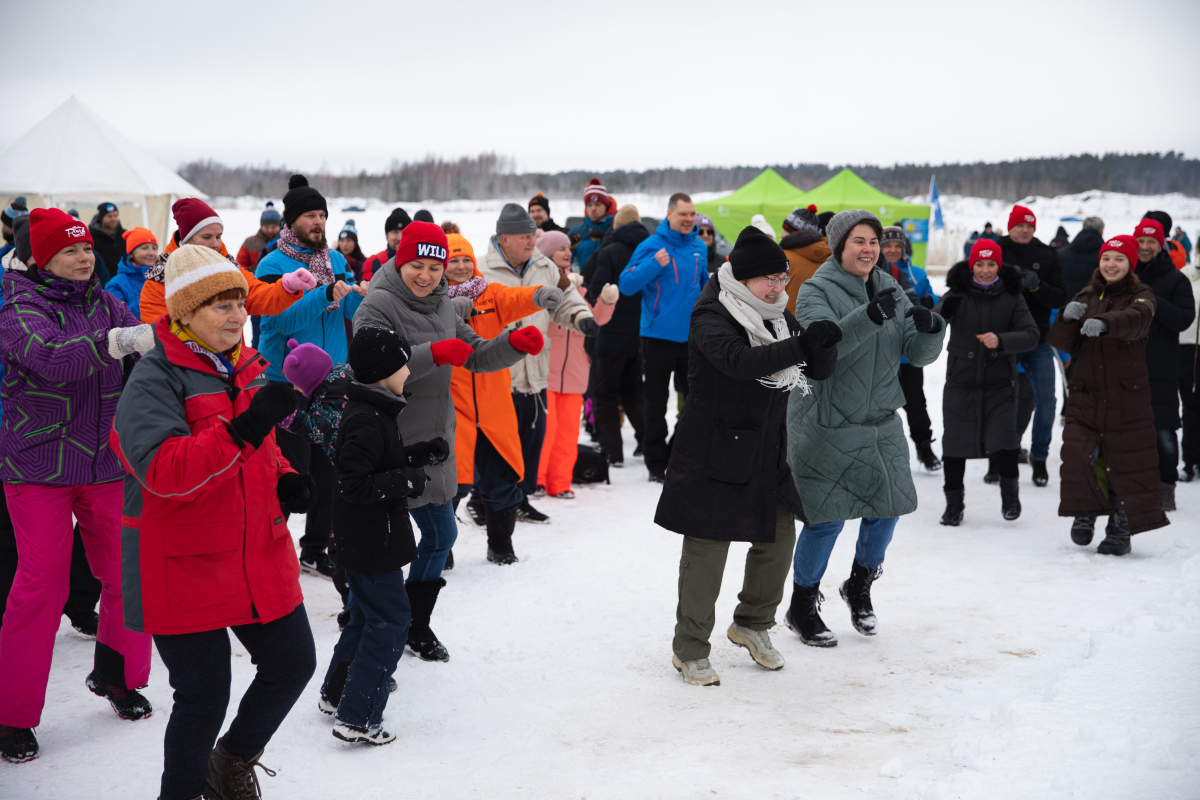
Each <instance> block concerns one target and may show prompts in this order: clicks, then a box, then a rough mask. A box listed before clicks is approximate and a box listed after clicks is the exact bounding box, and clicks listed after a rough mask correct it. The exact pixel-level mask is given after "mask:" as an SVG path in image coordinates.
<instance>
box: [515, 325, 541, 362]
mask: <svg viewBox="0 0 1200 800" xmlns="http://www.w3.org/2000/svg"><path fill="white" fill-rule="evenodd" d="M508 343H509V344H511V345H512V346H513V348H514V349H515V350H517V351H518V352H520V353H528V354H529V355H531V356H536V355H537V354H538V353H540V352H542V346H543V345H544V344H545V340H544V339H543V338H542V332H541V331H539V330H538V329H537V328H535V327H533V326H532V325H530V326H528V327H525V328H517V329H516V330H515V331H513V332H512V333H510V334H509V335H508Z"/></svg>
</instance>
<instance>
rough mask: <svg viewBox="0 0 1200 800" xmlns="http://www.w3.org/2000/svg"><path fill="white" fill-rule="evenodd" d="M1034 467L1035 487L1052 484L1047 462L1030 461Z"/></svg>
mask: <svg viewBox="0 0 1200 800" xmlns="http://www.w3.org/2000/svg"><path fill="white" fill-rule="evenodd" d="M1029 463H1030V464H1032V465H1033V485H1034V486H1045V485H1046V484H1048V483H1049V482H1050V473H1049V472H1047V471H1046V462H1045V461H1030V462H1029Z"/></svg>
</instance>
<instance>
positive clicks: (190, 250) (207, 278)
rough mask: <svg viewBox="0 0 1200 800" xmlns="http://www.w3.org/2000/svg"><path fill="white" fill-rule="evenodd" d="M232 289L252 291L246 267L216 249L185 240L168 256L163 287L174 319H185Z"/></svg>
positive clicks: (169, 311)
mask: <svg viewBox="0 0 1200 800" xmlns="http://www.w3.org/2000/svg"><path fill="white" fill-rule="evenodd" d="M230 289H241V290H242V291H243V292H246V293H247V294H249V292H250V287H249V286H247V285H246V279H245V278H243V277H242V271H241V270H240V269H238V267H237V265H236V264H234V263H233V262H231V261H230V260H229V259H227V258H225V257H224V256H222V255H221V254H220V253H218V252H217V251H216V250H212V249H210V248H208V247H200V246H199V245H194V244H185V245H183V246H181V247H180V248H179V249H178V250H176V251H175V252H173V253H171V255H170V257H168V258H167V264H166V268H165V272H164V276H163V291H164V292H165V294H166V299H167V313H168V314H170V315H171V319H174V320H177V319H181V318H182V317H184V316H185V315H187V314H190V313H191V312H193V311H195V310H196V309H197V308H199V307H200V306H202V305H204V304H205V303H206V302H208V301H209V300H210V299H211V298H213V297H216V296H217V295H219V294H220V293H221V292H225V291H228V290H230Z"/></svg>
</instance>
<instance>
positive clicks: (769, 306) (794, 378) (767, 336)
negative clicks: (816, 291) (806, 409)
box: [717, 261, 812, 395]
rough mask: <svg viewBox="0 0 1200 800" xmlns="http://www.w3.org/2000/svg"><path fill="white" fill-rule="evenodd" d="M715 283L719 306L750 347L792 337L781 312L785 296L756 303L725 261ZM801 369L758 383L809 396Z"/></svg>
mask: <svg viewBox="0 0 1200 800" xmlns="http://www.w3.org/2000/svg"><path fill="white" fill-rule="evenodd" d="M717 280H718V281H720V286H721V293H720V295H719V298H720V300H721V305H723V306H725V309H726V310H727V311H728V312H729V313H730V314H732V315H733V318H734V319H735V320H737V321H738V323H740V324H741V326H742V327H743V328H745V329H746V335H747V336H748V337H749V338H750V346H751V347H762V346H763V345H766V344H774V343H775V342H781V341H784V340H785V339H787V337H789V336H790V335H791V332H790V331H788V326H787V320H785V319H784V318H783V312H784V311H786V310H787V301H788V296H787V292H780V293H779V296H778V297H776V298H775V302H774V303H768V302H766V301H765V300H759V299H758V298H757V297H755V296H754V295H753V294H752V293H751V292H750V290H749V289H748V288H746V285H745V284H744V283H741V282H740V281H738V279H737V278H735V277H733V267H732V266H730V264H729V262H728V261H726V262H725V263H724V264H722V265H721V268H720V269H719V270H717ZM768 322H769V323H770V324H771V327H773V328H774V329H775V334H776V335H775V336H772V335H771V332H770V331H769V330H767V323H768ZM803 366H804V362H803V361H801V362H800V363H799V364H793V365H792V366H790V367H785V368H784V369H781V370H779V372H776V373H773V374H771V375H767V376H765V377H762V378H759V379H758V382H759V383H761V384H762V385H763V386H767V387H769V388H771V389H782V390H783V391H785V392H790V391H792V390H793V389H799V390H800V394H801V395H807V394H811V393H812V387H811V386H809V384H808V379H807V378H806V377H805V376H804V372H803V371H802V370H801V367H803Z"/></svg>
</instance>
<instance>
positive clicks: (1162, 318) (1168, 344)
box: [1133, 250, 1196, 431]
mask: <svg viewBox="0 0 1200 800" xmlns="http://www.w3.org/2000/svg"><path fill="white" fill-rule="evenodd" d="M1133 274H1135V275H1137V276H1138V279H1139V280H1140V281H1141V282H1142V284H1143V285H1145V286H1149V287H1150V288H1151V289H1152V290H1153V291H1154V321H1153V322H1152V323H1150V338H1149V340H1148V341H1147V342H1146V369H1147V370H1148V371H1149V373H1150V404H1151V405H1152V406H1153V407H1154V427H1155V428H1157V429H1158V430H1168V431H1173V430H1176V429H1178V428H1179V334H1180V333H1182V332H1183V331H1185V330H1187V328H1188V326H1189V325H1191V324H1192V320H1194V319H1195V318H1196V305H1195V297H1194V296H1193V295H1192V282H1191V281H1189V280H1188V279H1187V276H1185V275H1184V274H1183V273H1182V272H1180V271H1179V270H1177V269H1175V263H1174V262H1173V261H1171V256H1170V254H1168V253H1167V251H1166V250H1163V251H1162V252H1160V253H1159V254H1158V255H1157V256H1155V258H1154V260H1153V261H1150V262H1149V263H1146V264H1143V263H1140V262H1139V263H1138V265H1137V266H1136V267H1135V268H1134V270H1133Z"/></svg>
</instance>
